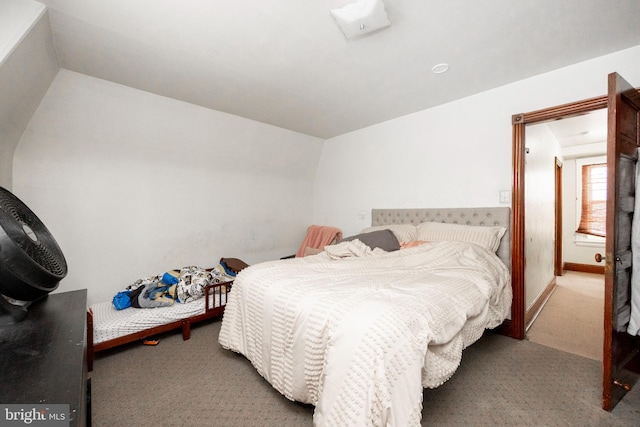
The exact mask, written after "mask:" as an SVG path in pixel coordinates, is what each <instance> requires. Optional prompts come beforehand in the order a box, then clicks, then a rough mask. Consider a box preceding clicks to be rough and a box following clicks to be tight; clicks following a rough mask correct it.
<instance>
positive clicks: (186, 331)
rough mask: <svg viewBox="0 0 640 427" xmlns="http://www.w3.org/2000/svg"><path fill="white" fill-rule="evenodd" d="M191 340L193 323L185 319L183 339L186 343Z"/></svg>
mask: <svg viewBox="0 0 640 427" xmlns="http://www.w3.org/2000/svg"><path fill="white" fill-rule="evenodd" d="M189 338H191V321H190V320H189V319H184V320H183V321H182V339H183V340H184V341H186V340H188V339H189Z"/></svg>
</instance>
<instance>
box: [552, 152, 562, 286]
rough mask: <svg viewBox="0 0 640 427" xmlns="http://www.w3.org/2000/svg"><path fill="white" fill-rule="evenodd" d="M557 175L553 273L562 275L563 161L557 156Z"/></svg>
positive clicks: (555, 163) (555, 166)
mask: <svg viewBox="0 0 640 427" xmlns="http://www.w3.org/2000/svg"><path fill="white" fill-rule="evenodd" d="M554 160H555V161H554V172H555V173H554V175H555V199H556V206H555V212H556V214H555V236H556V241H555V245H554V254H553V256H554V261H553V274H554V275H555V276H562V271H563V268H562V267H563V266H562V162H561V161H560V159H558V158H557V157H556V158H555V159H554Z"/></svg>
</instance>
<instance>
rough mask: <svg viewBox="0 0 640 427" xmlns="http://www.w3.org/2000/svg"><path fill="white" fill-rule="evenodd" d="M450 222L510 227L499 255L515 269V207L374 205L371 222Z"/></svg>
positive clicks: (505, 234)
mask: <svg viewBox="0 0 640 427" xmlns="http://www.w3.org/2000/svg"><path fill="white" fill-rule="evenodd" d="M421 222H446V223H452V224H463V225H479V226H487V227H493V226H502V227H505V228H506V229H507V231H506V232H505V233H504V236H502V240H500V246H499V247H498V250H497V251H496V255H498V257H499V258H500V259H501V260H502V262H504V263H505V265H506V266H507V267H509V270H511V208H509V207H494V208H448V209H435V208H433V209H431V208H425V209H372V210H371V225H372V226H375V225H387V224H414V225H418V224H420V223H421Z"/></svg>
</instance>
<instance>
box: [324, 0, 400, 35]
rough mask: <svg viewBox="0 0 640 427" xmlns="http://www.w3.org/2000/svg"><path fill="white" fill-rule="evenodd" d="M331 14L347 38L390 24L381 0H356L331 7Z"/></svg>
mask: <svg viewBox="0 0 640 427" xmlns="http://www.w3.org/2000/svg"><path fill="white" fill-rule="evenodd" d="M331 14H332V15H333V17H334V18H335V20H336V21H337V22H338V25H340V28H341V29H342V32H343V33H344V35H345V37H346V38H348V39H351V38H354V37H358V36H362V35H364V34H368V33H370V32H372V31H375V30H379V29H380V28H384V27H388V26H389V25H391V22H390V21H389V17H388V16H387V11H386V10H385V8H384V3H382V0H357V1H356V2H355V3H349V4H347V5H345V6H343V7H341V8H339V9H332V10H331Z"/></svg>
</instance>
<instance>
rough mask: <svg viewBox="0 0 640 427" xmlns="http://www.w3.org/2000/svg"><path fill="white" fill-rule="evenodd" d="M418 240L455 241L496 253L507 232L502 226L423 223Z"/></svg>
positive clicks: (418, 229) (419, 228) (419, 226)
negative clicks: (472, 244)
mask: <svg viewBox="0 0 640 427" xmlns="http://www.w3.org/2000/svg"><path fill="white" fill-rule="evenodd" d="M417 231H418V239H417V240H426V241H429V242H435V241H440V240H454V241H458V242H468V243H475V244H476V245H479V246H482V247H483V248H485V249H486V250H488V251H491V252H493V253H495V252H496V251H497V250H498V246H500V239H502V236H504V233H505V232H506V231H507V229H506V228H504V227H500V226H494V227H484V226H475V225H461V224H447V223H444V222H423V223H422V224H419V225H418V227H417Z"/></svg>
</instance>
